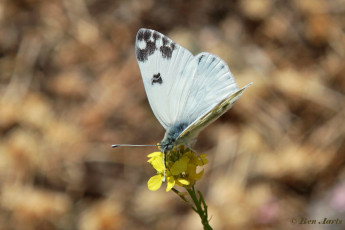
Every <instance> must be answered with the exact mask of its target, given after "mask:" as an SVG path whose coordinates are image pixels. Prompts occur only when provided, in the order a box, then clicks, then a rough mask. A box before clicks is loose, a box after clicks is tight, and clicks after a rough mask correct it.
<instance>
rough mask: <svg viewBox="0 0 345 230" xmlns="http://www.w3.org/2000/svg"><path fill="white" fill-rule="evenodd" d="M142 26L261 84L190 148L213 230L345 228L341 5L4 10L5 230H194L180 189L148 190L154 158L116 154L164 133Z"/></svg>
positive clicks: (307, 1)
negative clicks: (146, 72) (151, 97)
mask: <svg viewBox="0 0 345 230" xmlns="http://www.w3.org/2000/svg"><path fill="white" fill-rule="evenodd" d="M141 27H146V28H152V29H155V30H158V31H160V32H162V33H164V34H166V35H167V36H169V37H171V38H172V39H173V40H175V41H176V42H177V43H179V44H181V45H183V46H184V47H186V48H187V49H189V50H191V51H192V52H193V53H194V54H197V53H199V52H202V51H208V52H211V53H214V54H217V55H218V56H220V57H221V58H222V59H224V60H225V61H226V62H227V63H228V64H229V66H230V68H231V70H232V72H233V74H234V76H235V78H236V81H237V82H238V85H239V86H244V85H245V84H247V83H249V82H254V84H253V85H252V86H251V87H250V88H248V89H247V90H246V92H245V93H244V94H243V96H242V97H241V99H240V100H239V101H238V102H237V103H236V105H235V106H234V107H233V108H232V109H231V110H230V111H229V112H227V113H226V114H225V115H223V116H222V117H221V118H220V119H219V120H218V121H216V122H215V123H213V124H212V125H211V126H210V127H208V128H206V129H205V130H204V131H203V132H202V133H201V135H200V136H199V139H198V142H197V144H196V146H195V149H196V150H197V151H198V152H199V153H207V154H208V159H209V161H210V163H209V164H208V165H207V166H206V167H205V175H204V178H203V179H202V180H201V181H200V182H199V183H198V184H197V188H198V189H200V190H201V191H202V192H203V194H204V195H205V199H206V202H207V204H208V205H209V213H210V217H211V221H210V224H211V225H212V226H213V227H214V229H234V230H235V229H236V230H237V229H244V230H248V229H308V230H309V229H313V230H314V229H332V230H341V229H345V166H344V163H345V143H344V139H345V125H344V119H345V106H344V105H345V100H344V99H345V98H344V93H345V78H344V77H345V76H344V73H345V62H344V57H345V2H344V1H343V0H292V1H283V0H236V1H208V0H191V1H182V0H176V1H172V0H170V1H154V0H142V1H135V0H128V1H125V0H122V1H116V0H50V1H43V0H2V1H1V2H0V136H1V139H0V229H1V230H2V229H6V230H7V229H9V230H12V229H13V230H17V229H18V230H34V229H35V230H41V229H42V230H48V229H64V230H74V229H80V230H101V229H105V230H107V229H112V230H116V229H139V230H140V229H167V230H169V229H191V230H194V229H201V228H202V226H201V223H200V220H199V218H198V216H197V215H196V214H195V213H193V211H192V210H191V209H190V208H189V207H188V206H187V205H186V204H185V203H183V202H182V201H181V200H180V199H179V198H178V197H177V196H176V195H175V194H174V193H173V192H168V193H166V192H165V190H164V188H161V189H160V190H158V191H156V192H151V191H149V190H148V189H147V187H146V183H147V180H148V179H149V178H150V177H151V176H152V175H153V174H154V170H153V169H152V168H151V166H150V165H149V164H148V163H147V162H146V161H147V157H146V156H147V154H149V153H151V152H153V151H155V148H153V147H146V148H118V149H111V148H110V145H111V144H114V143H134V144H155V143H157V142H159V141H160V140H161V139H162V137H163V135H164V130H163V128H162V127H161V126H160V124H159V123H158V121H157V120H156V119H155V117H154V115H153V113H152V111H151V109H150V106H149V104H148V102H147V98H146V95H145V91H144V87H143V84H142V81H141V76H140V73H139V68H138V66H137V63H136V58H135V52H134V42H135V35H136V32H137V31H138V29H139V28H141ZM303 218H307V219H310V220H314V219H315V220H317V221H322V220H323V219H324V218H328V219H332V220H338V224H335V223H333V224H328V225H327V224H326V225H322V224H298V223H299V222H300V221H301V220H303ZM339 221H342V223H341V224H339ZM293 222H297V224H296V223H293Z"/></svg>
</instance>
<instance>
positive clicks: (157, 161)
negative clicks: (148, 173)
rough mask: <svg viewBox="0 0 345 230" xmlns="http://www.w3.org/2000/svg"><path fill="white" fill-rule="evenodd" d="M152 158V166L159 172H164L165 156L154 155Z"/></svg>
mask: <svg viewBox="0 0 345 230" xmlns="http://www.w3.org/2000/svg"><path fill="white" fill-rule="evenodd" d="M151 159H152V161H151V162H150V164H151V165H152V167H153V168H154V169H156V171H157V172H163V170H164V165H163V158H161V157H154V158H151Z"/></svg>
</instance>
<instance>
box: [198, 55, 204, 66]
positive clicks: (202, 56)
mask: <svg viewBox="0 0 345 230" xmlns="http://www.w3.org/2000/svg"><path fill="white" fill-rule="evenodd" d="M204 57H205V55H201V56H200V57H199V61H198V64H200V62H201V60H202V59H203V58H204Z"/></svg>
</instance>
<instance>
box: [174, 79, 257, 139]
mask: <svg viewBox="0 0 345 230" xmlns="http://www.w3.org/2000/svg"><path fill="white" fill-rule="evenodd" d="M251 84H252V83H250V84H248V85H246V86H244V87H243V88H241V89H240V90H238V91H236V92H235V93H233V94H231V95H230V96H229V97H228V98H225V99H223V100H222V101H220V102H219V103H218V104H217V105H216V106H214V107H213V108H212V109H210V110H209V111H208V112H207V113H205V114H203V115H201V116H200V117H198V118H197V119H196V120H195V121H194V122H193V123H192V124H190V125H189V126H188V127H187V128H186V129H185V130H183V132H181V134H180V135H179V136H178V138H177V142H179V143H188V142H190V141H193V139H194V138H196V136H197V135H198V134H199V132H200V131H201V130H202V129H204V128H205V127H206V126H208V125H209V124H211V123H212V122H213V121H215V120H216V119H218V118H219V117H220V116H221V115H223V114H224V113H225V112H226V111H228V110H229V109H230V108H231V107H232V105H233V104H234V103H235V102H236V101H237V100H238V99H239V98H240V97H241V95H242V93H243V92H244V90H245V89H246V88H247V87H249V86H250V85H251Z"/></svg>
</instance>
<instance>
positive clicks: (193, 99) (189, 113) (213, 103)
mask: <svg viewBox="0 0 345 230" xmlns="http://www.w3.org/2000/svg"><path fill="white" fill-rule="evenodd" d="M136 56H137V61H138V65H139V68H140V71H141V75H142V78H143V83H144V86H145V90H146V94H147V97H148V100H149V103H150V105H151V108H152V111H153V113H154V114H155V116H156V118H157V119H158V121H159V122H160V123H161V125H162V126H163V127H164V128H165V130H166V133H165V135H164V138H163V140H162V141H161V149H162V151H163V152H166V151H169V150H171V149H172V148H173V147H174V146H176V145H179V144H187V145H189V144H190V143H193V142H194V141H195V140H196V137H197V136H198V134H199V132H200V131H201V130H202V129H203V128H205V127H206V126H207V125H209V124H210V123H212V122H213V121H215V120H216V119H217V118H219V117H220V116H221V115H222V114H224V113H225V112H226V111H227V110H228V109H230V108H231V106H232V105H233V104H234V103H235V101H236V100H237V99H238V98H239V97H240V96H241V95H242V93H243V91H244V90H245V89H246V88H247V87H248V86H249V85H250V84H248V85H246V86H245V87H243V88H241V89H239V88H238V87H237V84H236V82H235V80H234V77H233V76H232V74H231V72H230V70H229V67H228V66H227V65H226V63H225V62H224V61H223V60H222V59H220V58H219V57H218V56H216V55H214V54H210V53H207V52H203V53H200V54H198V55H196V56H193V55H192V54H191V53H190V52H189V51H188V50H187V49H185V48H183V47H182V46H180V45H178V44H177V43H175V42H174V41H172V40H171V39H170V38H168V37H166V36H165V35H163V34H161V33H159V32H157V31H154V30H150V29H140V30H139V31H138V33H137V39H136Z"/></svg>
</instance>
